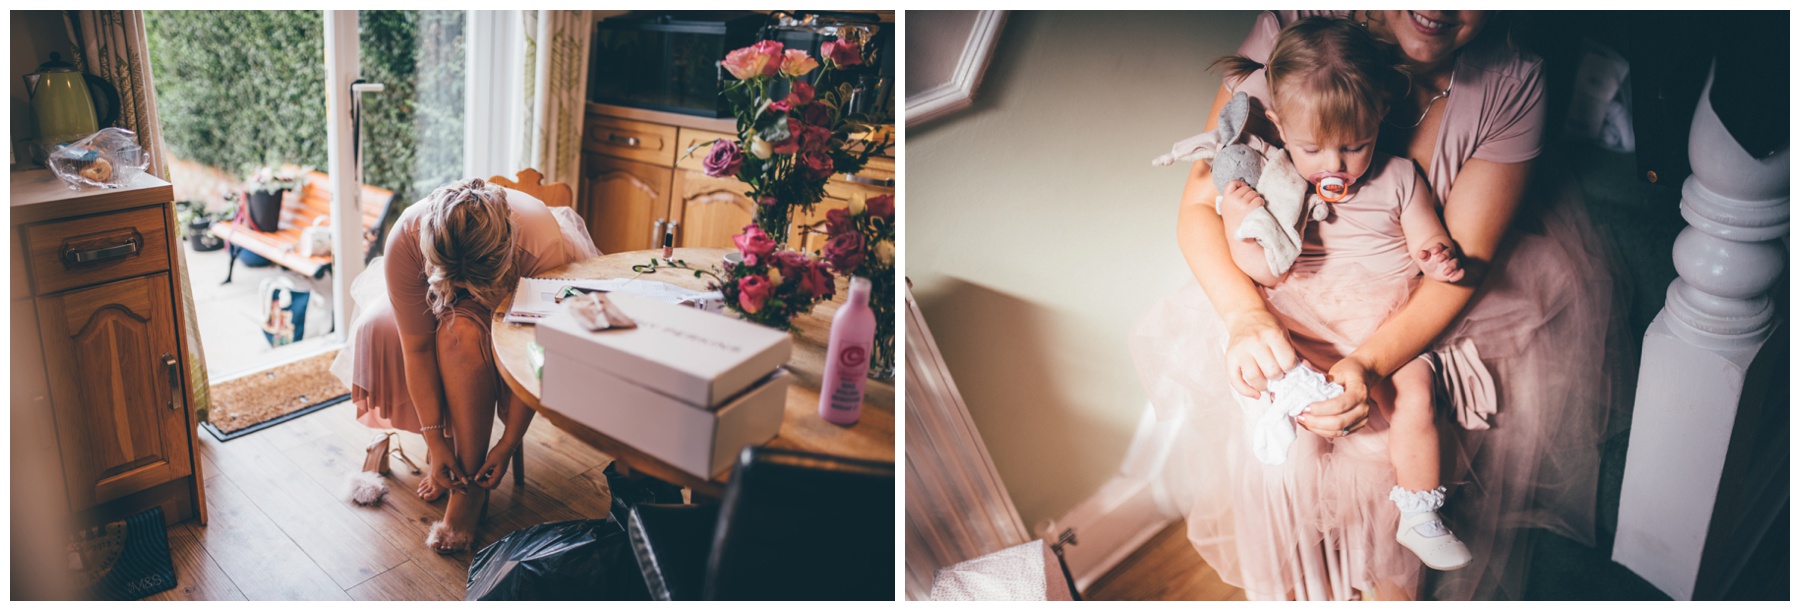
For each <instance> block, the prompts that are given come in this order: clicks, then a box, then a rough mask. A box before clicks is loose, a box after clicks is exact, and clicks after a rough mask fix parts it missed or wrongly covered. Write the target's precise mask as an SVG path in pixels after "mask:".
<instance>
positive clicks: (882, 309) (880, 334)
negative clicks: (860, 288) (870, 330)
mask: <svg viewBox="0 0 1800 611" xmlns="http://www.w3.org/2000/svg"><path fill="white" fill-rule="evenodd" d="M869 282H870V284H871V286H870V287H869V289H870V290H869V309H870V310H871V311H873V312H874V313H875V344H874V346H873V347H872V350H870V352H871V353H872V354H870V355H869V379H871V380H881V381H884V382H885V381H889V380H893V379H894V359H895V358H896V357H897V354H896V352H897V351H896V350H895V347H896V346H895V344H894V273H893V272H892V271H888V272H887V273H882V274H876V275H875V277H874V278H870V279H869Z"/></svg>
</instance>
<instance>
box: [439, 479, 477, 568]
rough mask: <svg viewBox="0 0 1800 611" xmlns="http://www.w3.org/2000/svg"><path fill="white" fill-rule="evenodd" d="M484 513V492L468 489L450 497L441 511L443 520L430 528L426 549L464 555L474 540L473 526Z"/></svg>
mask: <svg viewBox="0 0 1800 611" xmlns="http://www.w3.org/2000/svg"><path fill="white" fill-rule="evenodd" d="M486 509H487V490H484V489H482V488H478V487H470V489H469V492H466V493H463V494H452V495H450V503H449V505H448V506H446V507H445V508H444V519H443V520H440V521H438V522H434V523H432V525H431V532H430V534H429V535H427V536H426V537H425V546H426V547H430V548H431V549H432V550H433V551H436V552H437V553H439V554H454V553H457V552H462V551H466V550H468V549H469V545H470V544H472V543H474V540H475V526H476V525H477V524H478V523H479V522H480V520H481V518H482V514H483V513H485V512H486Z"/></svg>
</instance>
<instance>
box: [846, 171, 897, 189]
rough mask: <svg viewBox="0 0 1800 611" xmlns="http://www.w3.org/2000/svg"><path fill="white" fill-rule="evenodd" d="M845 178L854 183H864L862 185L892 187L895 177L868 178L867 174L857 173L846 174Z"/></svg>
mask: <svg viewBox="0 0 1800 611" xmlns="http://www.w3.org/2000/svg"><path fill="white" fill-rule="evenodd" d="M844 180H846V181H849V182H853V183H857V184H862V185H874V186H877V187H892V186H894V179H892V178H868V177H865V176H858V175H856V174H845V175H844Z"/></svg>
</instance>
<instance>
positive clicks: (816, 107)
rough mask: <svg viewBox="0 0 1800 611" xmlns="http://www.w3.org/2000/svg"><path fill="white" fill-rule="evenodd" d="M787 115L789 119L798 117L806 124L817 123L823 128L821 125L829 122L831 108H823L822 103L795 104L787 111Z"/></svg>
mask: <svg viewBox="0 0 1800 611" xmlns="http://www.w3.org/2000/svg"><path fill="white" fill-rule="evenodd" d="M788 117H789V118H790V119H791V118H793V117H799V119H800V122H802V123H805V124H807V125H818V126H821V129H823V126H825V125H827V124H829V123H831V110H830V109H827V108H825V105H824V104H820V103H818V102H812V103H810V104H802V105H799V106H795V107H794V110H793V111H791V112H789V113H788ZM826 131H830V130H826Z"/></svg>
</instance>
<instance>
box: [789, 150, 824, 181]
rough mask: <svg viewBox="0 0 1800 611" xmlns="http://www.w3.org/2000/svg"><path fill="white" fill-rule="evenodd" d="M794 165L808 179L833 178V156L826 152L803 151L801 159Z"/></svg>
mask: <svg viewBox="0 0 1800 611" xmlns="http://www.w3.org/2000/svg"><path fill="white" fill-rule="evenodd" d="M794 167H795V168H796V169H798V170H800V175H801V177H803V178H806V179H808V180H825V179H827V178H831V175H832V173H833V169H832V168H833V166H832V165H831V156H830V155H826V154H824V153H816V152H814V153H801V154H800V158H799V160H797V161H795V162H794Z"/></svg>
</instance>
